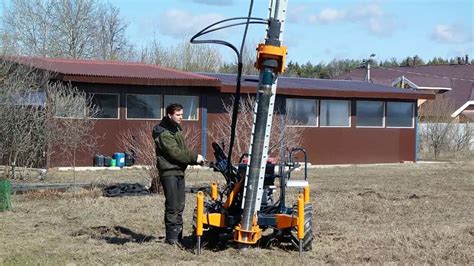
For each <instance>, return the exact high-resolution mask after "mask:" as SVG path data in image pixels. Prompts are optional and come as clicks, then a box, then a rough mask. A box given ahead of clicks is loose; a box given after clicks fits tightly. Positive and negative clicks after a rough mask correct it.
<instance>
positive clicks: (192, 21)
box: [157, 9, 223, 38]
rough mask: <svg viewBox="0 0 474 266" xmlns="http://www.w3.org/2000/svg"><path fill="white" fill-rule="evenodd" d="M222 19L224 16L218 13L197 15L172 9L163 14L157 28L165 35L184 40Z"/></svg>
mask: <svg viewBox="0 0 474 266" xmlns="http://www.w3.org/2000/svg"><path fill="white" fill-rule="evenodd" d="M222 19H223V16H222V15H221V14H217V13H209V14H200V15H195V14H193V13H191V12H187V11H183V10H178V9H171V10H167V11H165V12H163V13H162V14H161V16H160V18H159V24H158V27H157V28H158V31H160V32H161V33H163V34H165V35H169V36H173V37H178V38H182V37H185V36H190V35H193V34H195V33H197V32H198V31H200V30H202V29H203V28H204V27H206V26H208V25H209V24H211V23H214V22H217V21H219V20H222Z"/></svg>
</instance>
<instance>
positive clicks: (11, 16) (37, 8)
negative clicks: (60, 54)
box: [2, 0, 55, 56]
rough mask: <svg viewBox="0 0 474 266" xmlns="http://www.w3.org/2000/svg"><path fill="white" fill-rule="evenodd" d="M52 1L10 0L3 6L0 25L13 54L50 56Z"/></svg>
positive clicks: (51, 44)
mask: <svg viewBox="0 0 474 266" xmlns="http://www.w3.org/2000/svg"><path fill="white" fill-rule="evenodd" d="M53 17H54V13H53V3H52V1H41V0H33V1H30V0H12V1H10V3H9V5H8V7H6V6H4V8H3V14H2V24H3V28H4V32H5V35H6V37H5V38H8V39H9V40H10V41H11V43H12V44H14V46H13V47H14V49H15V51H14V53H16V54H31V55H39V56H48V55H51V53H53V52H54V51H52V48H53V46H54V45H53V43H54V41H55V36H54V35H53V34H54V29H53V25H52V22H53Z"/></svg>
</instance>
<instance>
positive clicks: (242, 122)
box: [208, 96, 304, 161]
mask: <svg viewBox="0 0 474 266" xmlns="http://www.w3.org/2000/svg"><path fill="white" fill-rule="evenodd" d="M233 104H234V99H233V98H232V99H231V100H230V102H228V103H225V102H223V109H224V112H225V113H224V115H222V116H219V118H218V121H217V122H215V123H213V124H212V125H211V127H210V128H209V130H208V136H209V138H210V140H211V141H212V142H217V143H221V142H223V143H229V141H230V133H229V132H230V125H231V121H232V108H233ZM254 106H255V98H254V97H251V96H247V97H243V98H242V100H241V102H240V104H239V118H238V121H237V130H236V135H235V142H234V148H233V152H232V153H233V158H232V160H233V161H235V160H236V159H238V158H239V157H240V156H241V155H242V154H244V153H247V152H248V149H249V143H250V134H251V132H252V126H253V112H254V111H253V108H254ZM290 124H291V125H295V123H294V122H293V121H289V119H288V117H287V116H283V115H282V114H281V112H280V110H277V112H275V114H274V116H273V126H272V133H271V136H270V151H269V153H270V156H273V157H276V158H279V157H280V155H281V154H280V153H281V152H282V149H283V150H287V149H291V148H293V147H297V146H301V144H302V140H303V131H304V127H298V126H290ZM224 148H225V149H228V147H224Z"/></svg>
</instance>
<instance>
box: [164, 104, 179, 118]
mask: <svg viewBox="0 0 474 266" xmlns="http://www.w3.org/2000/svg"><path fill="white" fill-rule="evenodd" d="M179 110H183V106H182V105H181V104H179V103H173V104H170V105H168V106H167V107H166V115H174V113H175V112H176V111H179Z"/></svg>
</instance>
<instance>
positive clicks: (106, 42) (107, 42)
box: [95, 4, 133, 60]
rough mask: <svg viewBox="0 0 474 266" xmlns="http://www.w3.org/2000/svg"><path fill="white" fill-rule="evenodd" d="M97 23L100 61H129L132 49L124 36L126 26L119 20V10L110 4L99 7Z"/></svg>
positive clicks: (96, 37)
mask: <svg viewBox="0 0 474 266" xmlns="http://www.w3.org/2000/svg"><path fill="white" fill-rule="evenodd" d="M98 21H99V22H98V27H99V29H98V31H97V32H96V34H97V35H96V36H95V39H96V40H97V42H98V45H99V46H98V47H97V48H98V50H97V53H98V54H97V57H98V58H100V59H102V60H120V59H122V60H127V59H130V54H131V50H132V49H133V47H132V46H131V45H130V44H129V43H128V41H127V38H126V36H125V33H126V29H127V27H128V25H127V24H125V23H124V22H123V21H122V19H121V18H120V10H119V9H118V8H117V7H114V6H112V5H110V4H107V5H103V6H100V7H99V12H98Z"/></svg>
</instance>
